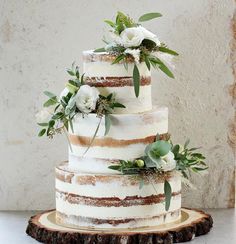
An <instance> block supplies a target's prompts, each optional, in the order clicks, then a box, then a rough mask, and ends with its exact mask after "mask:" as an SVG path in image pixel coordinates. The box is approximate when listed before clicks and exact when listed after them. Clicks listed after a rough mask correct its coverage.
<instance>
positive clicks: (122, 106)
mask: <svg viewBox="0 0 236 244" xmlns="http://www.w3.org/2000/svg"><path fill="white" fill-rule="evenodd" d="M113 107H114V108H125V105H123V104H121V103H113Z"/></svg>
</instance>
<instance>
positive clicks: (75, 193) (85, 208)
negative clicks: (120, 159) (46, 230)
mask: <svg viewBox="0 0 236 244" xmlns="http://www.w3.org/2000/svg"><path fill="white" fill-rule="evenodd" d="M165 179H168V181H169V183H170V185H171V187H172V198H171V204H170V209H169V210H168V212H167V211H165V205H164V203H163V202H164V200H165V197H164V180H165ZM140 180H141V178H140V176H137V175H105V174H100V175H99V174H97V175H92V174H81V173H79V172H78V171H71V170H69V168H68V165H67V164H63V165H61V166H59V167H58V168H57V169H56V209H57V212H58V214H57V221H58V222H60V223H62V224H63V223H64V224H69V225H74V226H78V227H90V228H137V227H145V226H155V225H160V224H164V223H168V222H171V221H175V220H177V219H178V218H179V216H180V212H179V210H180V207H181V193H180V192H181V179H180V176H179V174H176V173H174V172H168V173H165V174H162V175H158V174H153V175H149V176H148V177H147V176H145V177H144V178H143V180H144V186H143V187H142V188H141V189H140V188H139V184H140Z"/></svg>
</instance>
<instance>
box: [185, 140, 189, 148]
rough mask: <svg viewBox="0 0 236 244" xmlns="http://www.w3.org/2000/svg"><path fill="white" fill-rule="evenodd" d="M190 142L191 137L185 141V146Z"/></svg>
mask: <svg viewBox="0 0 236 244" xmlns="http://www.w3.org/2000/svg"><path fill="white" fill-rule="evenodd" d="M189 143H190V139H187V140H186V142H185V143H184V148H186V147H187V146H188V144H189Z"/></svg>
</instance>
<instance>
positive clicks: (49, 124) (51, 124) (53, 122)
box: [48, 120, 55, 128]
mask: <svg viewBox="0 0 236 244" xmlns="http://www.w3.org/2000/svg"><path fill="white" fill-rule="evenodd" d="M54 125H55V120H50V121H49V123H48V127H49V128H52V127H53V126H54Z"/></svg>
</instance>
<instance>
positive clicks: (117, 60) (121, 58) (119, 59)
mask: <svg viewBox="0 0 236 244" xmlns="http://www.w3.org/2000/svg"><path fill="white" fill-rule="evenodd" d="M124 58H125V55H124V54H120V55H118V56H117V57H116V58H115V60H114V61H113V62H112V63H111V64H116V63H119V62H120V61H121V60H123V59H124Z"/></svg>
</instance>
